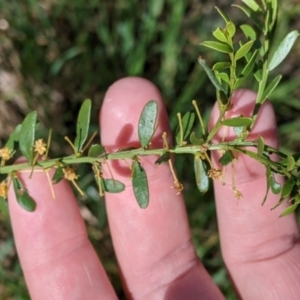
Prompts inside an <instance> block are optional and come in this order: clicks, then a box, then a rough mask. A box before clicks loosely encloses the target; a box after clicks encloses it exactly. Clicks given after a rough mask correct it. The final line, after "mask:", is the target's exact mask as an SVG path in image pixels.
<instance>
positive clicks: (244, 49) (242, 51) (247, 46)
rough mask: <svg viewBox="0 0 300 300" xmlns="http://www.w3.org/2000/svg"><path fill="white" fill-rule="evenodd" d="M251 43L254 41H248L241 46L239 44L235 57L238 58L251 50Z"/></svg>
mask: <svg viewBox="0 0 300 300" xmlns="http://www.w3.org/2000/svg"><path fill="white" fill-rule="evenodd" d="M253 44H254V41H249V42H247V43H246V44H244V45H243V46H241V47H240V49H239V50H238V51H237V52H236V54H235V59H236V60H239V59H241V58H243V57H244V56H245V55H246V54H247V53H248V52H249V51H250V50H251V48H252V46H253Z"/></svg>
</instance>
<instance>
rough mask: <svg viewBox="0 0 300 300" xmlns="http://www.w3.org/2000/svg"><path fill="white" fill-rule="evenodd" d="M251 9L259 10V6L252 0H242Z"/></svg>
mask: <svg viewBox="0 0 300 300" xmlns="http://www.w3.org/2000/svg"><path fill="white" fill-rule="evenodd" d="M242 1H243V2H244V3H245V4H246V5H247V6H248V7H249V8H250V9H252V10H253V11H260V7H259V6H258V4H257V3H256V1H254V0H242Z"/></svg>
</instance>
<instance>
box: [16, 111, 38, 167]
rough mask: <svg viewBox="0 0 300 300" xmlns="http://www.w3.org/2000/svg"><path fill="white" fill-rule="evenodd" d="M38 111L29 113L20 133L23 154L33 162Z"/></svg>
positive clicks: (20, 145)
mask: <svg viewBox="0 0 300 300" xmlns="http://www.w3.org/2000/svg"><path fill="white" fill-rule="evenodd" d="M36 120H37V112H36V111H33V112H31V113H29V114H28V115H27V116H26V118H25V119H24V121H23V123H22V127H21V129H20V133H19V147H20V150H21V152H22V154H23V155H24V156H25V157H26V158H27V159H28V161H29V163H30V164H32V162H33V154H34V153H33V152H34V151H33V144H34V139H35V126H36Z"/></svg>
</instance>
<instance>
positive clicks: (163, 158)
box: [155, 152, 171, 165]
mask: <svg viewBox="0 0 300 300" xmlns="http://www.w3.org/2000/svg"><path fill="white" fill-rule="evenodd" d="M170 158H171V154H170V152H165V153H164V154H163V155H162V156H160V157H159V158H158V159H157V160H156V161H155V164H156V165H160V164H162V163H165V162H167V161H168V160H169V159H170Z"/></svg>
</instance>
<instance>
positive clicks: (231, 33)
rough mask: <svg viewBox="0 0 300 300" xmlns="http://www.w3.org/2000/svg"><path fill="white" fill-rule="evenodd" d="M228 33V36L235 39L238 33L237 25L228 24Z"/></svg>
mask: <svg viewBox="0 0 300 300" xmlns="http://www.w3.org/2000/svg"><path fill="white" fill-rule="evenodd" d="M226 31H227V33H228V35H229V36H230V37H231V38H233V37H234V35H235V32H236V28H235V25H234V24H233V23H232V22H228V23H227V24H226Z"/></svg>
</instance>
